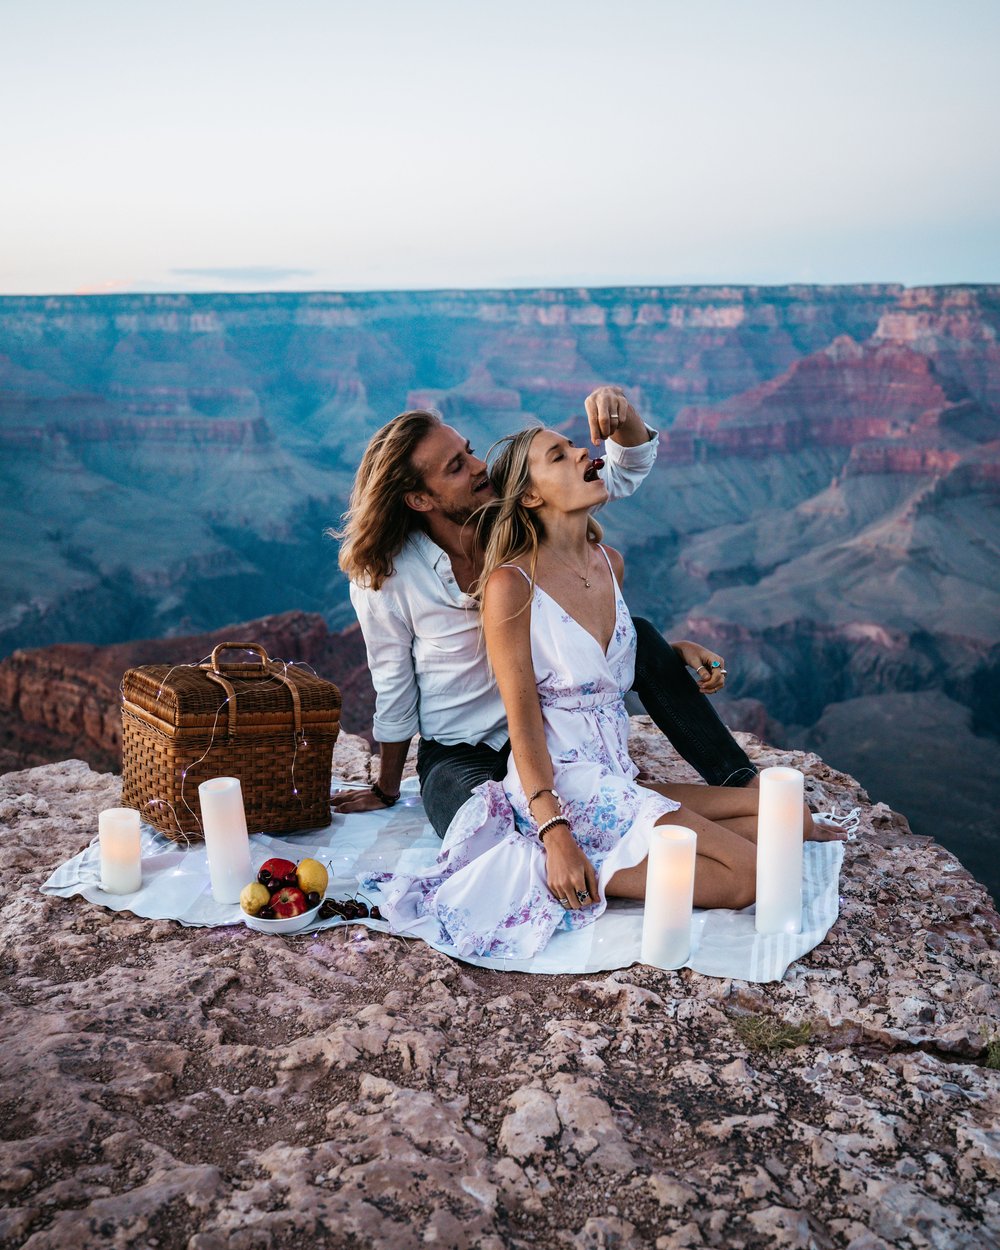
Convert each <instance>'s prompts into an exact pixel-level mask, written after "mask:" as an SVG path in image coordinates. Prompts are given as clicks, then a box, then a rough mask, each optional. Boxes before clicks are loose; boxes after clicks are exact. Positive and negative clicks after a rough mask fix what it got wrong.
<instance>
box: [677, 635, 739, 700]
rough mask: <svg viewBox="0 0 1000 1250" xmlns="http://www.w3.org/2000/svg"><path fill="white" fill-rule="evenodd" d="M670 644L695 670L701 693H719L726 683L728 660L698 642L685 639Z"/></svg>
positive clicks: (689, 666)
mask: <svg viewBox="0 0 1000 1250" xmlns="http://www.w3.org/2000/svg"><path fill="white" fill-rule="evenodd" d="M670 645H671V646H672V647H673V649H674V650H675V651H676V652H677V654H678V655H679V656H680V657H681V659H682V660H683V661H684V663H685V664H686V665H687V666H688V668H693V669H694V670H695V677H697V679H698V689H699V690H700V691H701V693H702V694H718V693H719V691H720V690H721V689H722V687H723V686H724V685H725V684H726V662H725V660H724V659H723V658H722V656H721V655H719V654H718V653H717V652H715V651H710V650H709V649H708V647H703V646H702V645H701V644H700V643H698V642H688V641H687V640H685V639H682V640H681V641H680V642H673V643H671V644H670Z"/></svg>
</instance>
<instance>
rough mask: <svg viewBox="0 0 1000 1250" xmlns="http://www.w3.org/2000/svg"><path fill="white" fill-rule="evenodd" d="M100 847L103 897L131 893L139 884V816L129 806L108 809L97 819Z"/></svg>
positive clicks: (140, 879)
mask: <svg viewBox="0 0 1000 1250" xmlns="http://www.w3.org/2000/svg"><path fill="white" fill-rule="evenodd" d="M97 831H98V838H99V840H100V844H101V889H102V890H104V892H105V893H106V894H134V893H135V892H136V890H138V888H139V887H140V886H141V885H142V856H141V851H140V842H139V813H138V812H137V811H136V810H135V809H134V808H132V807H108V808H106V809H105V810H104V811H103V812H101V814H100V815H99V816H98V818H97Z"/></svg>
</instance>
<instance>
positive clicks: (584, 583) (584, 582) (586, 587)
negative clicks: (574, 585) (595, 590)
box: [583, 578, 590, 590]
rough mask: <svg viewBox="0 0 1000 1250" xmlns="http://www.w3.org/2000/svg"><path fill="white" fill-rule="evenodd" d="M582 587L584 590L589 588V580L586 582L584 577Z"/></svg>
mask: <svg viewBox="0 0 1000 1250" xmlns="http://www.w3.org/2000/svg"><path fill="white" fill-rule="evenodd" d="M583 588H584V590H589V589H590V582H588V581H587V579H586V578H584V579H583Z"/></svg>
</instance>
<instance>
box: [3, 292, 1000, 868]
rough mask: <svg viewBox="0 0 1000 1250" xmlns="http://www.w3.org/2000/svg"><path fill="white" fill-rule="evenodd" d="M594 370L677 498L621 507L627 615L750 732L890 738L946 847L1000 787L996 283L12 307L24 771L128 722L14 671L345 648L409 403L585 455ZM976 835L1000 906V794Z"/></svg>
mask: <svg viewBox="0 0 1000 1250" xmlns="http://www.w3.org/2000/svg"><path fill="white" fill-rule="evenodd" d="M600 381H617V382H621V383H623V384H625V385H627V386H628V387H629V388H630V393H631V395H632V396H633V398H634V399H635V402H636V403H637V404H638V406H639V408H640V410H641V411H642V412H643V414H644V415H646V416H647V419H648V420H649V421H650V422H651V423H652V424H654V425H656V426H657V427H658V428H659V430H660V431H661V447H660V453H659V458H658V462H657V465H656V468H655V470H654V472H653V474H652V475H651V478H650V480H649V481H648V482H647V483H646V484H645V485H644V486H643V487H642V488H641V490H640V491H639V492H638V494H637V495H636V496H634V497H633V498H632V499H630V500H627V501H624V502H622V503H619V504H616V505H615V506H614V507H613V508H609V509H607V510H606V511H605V513H604V515H603V518H602V519H603V520H604V522H605V524H606V528H607V532H608V538H609V540H610V541H611V542H612V543H614V544H615V545H617V546H619V547H620V548H621V549H622V550H623V551H624V553H625V555H626V566H627V584H626V592H627V595H628V597H629V601H630V604H631V606H632V608H633V611H635V612H637V613H641V614H643V615H645V616H647V617H649V618H650V619H651V620H653V621H654V622H655V623H656V625H657V626H659V627H660V628H662V629H664V630H665V631H666V632H667V633H668V634H670V635H671V636H675V637H676V636H684V635H690V636H693V637H697V638H700V639H702V640H704V641H705V642H707V643H709V644H710V645H713V646H715V647H716V648H717V649H718V650H720V651H721V652H723V654H725V656H726V660H727V665H728V668H729V671H730V688H729V693H730V695H731V696H732V699H733V703H731V704H730V705H729V710H728V712H727V714H729V715H730V716H731V717H732V719H733V722H734V723H737V724H742V723H744V718H749V719H748V720H747V722H746V723H747V727H751V726H753V727H758V728H759V727H760V725H761V724H762V723H766V725H767V726H768V729H769V731H770V732H771V733H773V734H774V736H775V737H776V740H778V741H780V742H782V743H784V744H798V745H805V744H807V743H809V742H811V741H813V740H814V739H815V740H817V741H818V737H817V735H818V736H821V737H822V741H823V743H824V752H825V754H826V755H827V756H828V757H829V758H831V759H833V760H834V761H835V762H836V760H837V756H838V753H841V752H843V753H844V755H845V757H846V758H848V759H849V761H850V764H851V767H852V769H853V771H854V772H855V773H856V774H857V775H858V776H860V777H861V779H862V781H866V780H869V777H868V775H867V773H866V767H865V761H864V759H858V758H856V755H855V754H852V752H853V750H854V747H855V744H857V743H858V742H861V741H868V737H867V731H868V729H869V727H870V726H871V725H878V726H879V727H880V730H879V732H880V735H881V736H880V740H879V743H878V745H877V748H876V747H873V748H872V750H871V751H870V752H869V754H870V755H873V754H874V752H875V751H876V750H877V753H878V756H879V759H880V761H882V760H890V761H892V760H895V761H896V764H895V766H894V768H891V769H890V770H889V771H888V772H887V771H886V770H885V769H884V768H882V767H881V764H880V767H879V768H878V769H877V770H876V769H873V771H872V774H871V780H872V783H873V784H874V783H875V780H876V779H877V783H878V785H879V787H880V793H879V794H878V797H884V798H886V799H887V800H888V801H890V802H892V803H894V804H895V805H896V806H897V807H899V808H900V809H902V810H905V811H907V813H908V815H909V816H910V817H911V820H912V821H913V824H914V826H915V828H917V829H918V830H921V831H926V832H928V833H936V821H937V818H938V814H939V812H940V810H941V809H942V805H944V804H946V803H948V802H950V801H951V799H952V797H953V795H954V792H955V788H956V786H957V787H958V789H960V790H961V791H962V793H963V794H964V795H965V796H967V797H968V796H975V795H979V794H981V787H982V786H986V787H987V788H988V787H990V786H993V785H994V784H997V783H1000V763H998V762H997V754H998V750H1000V748H998V742H1000V711H998V709H1000V697H998V696H1000V651H998V641H1000V588H998V580H997V577H996V569H997V567H998V558H1000V525H998V519H997V493H998V489H1000V288H998V287H987V286H959V287H935V288H904V287H901V286H886V285H864V286H844V287H807V286H795V287H767V288H752V287H683V288H620V289H608V290H582V289H574V290H559V291H552V290H525V291H464V292H462V291H438V292H415V293H403V292H376V293H363V294H342V293H312V294H301V295H253V296H237V295H218V296H198V295H135V296H108V297H50V298H44V299H28V298H17V299H2V300H0V450H2V454H0V481H2V483H3V486H4V490H3V492H2V494H0V547H2V550H3V583H2V590H3V594H2V597H0V657H2V656H3V655H7V656H8V657H9V658H8V660H6V661H4V663H3V667H2V669H0V682H2V683H3V687H2V688H3V691H4V692H5V693H3V694H2V699H3V700H4V702H2V703H0V716H2V717H4V718H5V722H4V723H5V724H6V730H5V731H4V732H5V733H6V742H7V749H8V750H12V751H14V752H15V755H16V751H17V750H22V754H21V756H20V757H18V758H22V759H27V758H29V757H30V758H31V759H32V760H34V759H35V758H36V757H37V755H38V751H41V750H42V747H43V745H44V743H43V739H44V742H47V743H48V746H47V747H46V748H45V749H46V750H52V751H55V752H57V753H58V751H59V750H60V747H59V743H61V742H62V743H63V744H64V747H65V749H69V748H70V747H72V748H73V750H74V751H75V750H77V749H78V748H77V747H76V746H73V744H74V743H75V744H79V743H82V742H84V741H91V740H92V739H93V734H92V733H91V730H92V729H93V727H94V726H95V725H96V726H99V725H100V724H102V723H105V722H107V723H113V721H114V716H113V715H111V719H110V721H108V720H107V718H108V716H109V712H108V710H107V708H106V707H104V706H100V705H99V698H103V697H104V696H103V695H101V696H98V695H96V694H94V693H93V692H91V693H90V694H87V695H84V694H82V693H81V690H83V689H84V687H85V686H86V683H85V682H84V684H83V686H78V685H77V684H76V683H77V680H78V678H77V677H73V678H72V680H70V685H71V686H73V689H74V691H76V693H71V692H68V691H66V690H65V688H64V685H62V684H60V683H63V682H64V680H68V679H64V677H63V674H64V673H69V672H70V671H71V670H72V671H74V672H79V671H86V669H87V667H88V665H90V664H91V663H94V664H97V663H98V662H97V661H96V660H94V659H93V657H92V656H91V655H90V654H89V653H78V652H75V651H71V652H69V653H66V652H65V651H64V650H58V649H57V650H56V651H55V652H53V653H51V655H49V656H47V657H42V658H39V659H37V660H36V659H35V658H27V659H26V658H25V657H24V655H21V656H20V657H11V656H10V653H12V652H15V651H20V652H27V651H30V650H33V649H35V648H39V647H44V646H46V645H51V646H56V647H57V648H64V647H65V645H66V644H69V643H73V644H92V645H94V646H115V645H117V644H119V643H121V642H122V641H124V640H127V639H136V638H142V637H147V638H154V639H155V638H165V639H167V640H168V641H170V640H176V643H177V644H180V645H182V647H184V646H186V645H187V644H181V639H182V638H188V637H192V638H193V637H198V636H202V635H206V634H209V633H212V632H213V631H217V630H220V629H222V628H223V627H224V626H227V625H228V624H229V623H230V622H233V621H251V620H258V619H261V618H266V617H273V616H274V615H275V614H283V613H285V612H292V611H294V612H302V613H307V614H314V615H315V614H321V615H322V618H323V621H324V622H325V628H326V629H327V630H328V631H330V633H331V636H332V635H336V634H338V633H339V631H341V630H343V629H345V628H346V627H348V626H349V625H350V624H351V622H352V619H353V618H352V614H351V611H350V605H349V602H348V599H347V593H346V586H345V584H344V581H343V578H342V577H341V576H340V574H339V572H338V570H337V568H336V560H335V554H336V552H335V546H334V545H333V544H332V543H331V541H330V540H329V539H327V538H325V537H324V536H323V531H324V529H325V528H326V527H327V526H329V525H330V524H331V523H335V522H336V519H337V517H338V516H339V515H340V513H341V512H342V510H343V508H344V506H345V503H346V500H347V496H348V492H349V489H350V484H351V479H352V476H353V472H354V469H355V468H356V465H357V462H358V459H359V457H360V454H361V450H362V448H363V446H364V443H365V441H366V440H367V438H368V437H369V435H370V434H371V433H372V432H373V431H374V430H375V429H376V428H377V427H378V426H379V425H381V424H382V423H383V422H384V421H385V420H386V419H387V418H388V417H389V416H391V415H392V414H394V413H395V412H398V411H400V410H401V409H403V408H404V407H407V406H413V405H433V406H435V407H436V408H438V409H439V410H440V411H441V412H442V413H443V414H444V416H445V417H446V419H448V420H449V421H451V422H452V423H453V424H455V425H457V426H458V427H459V428H460V429H461V430H462V431H463V433H466V434H468V435H469V437H470V438H471V439H472V441H473V443H474V445H475V446H476V447H477V448H478V449H479V450H480V451H485V449H486V447H487V446H488V445H489V444H490V443H491V442H492V441H493V440H494V439H495V438H496V437H497V436H498V435H500V434H502V433H505V432H507V431H509V430H510V429H512V428H516V427H518V426H520V425H523V424H525V423H527V422H529V421H532V420H542V421H545V422H547V423H550V424H553V425H557V426H559V428H561V429H564V430H566V431H567V432H570V433H571V434H572V435H573V436H574V437H576V438H582V437H583V436H584V423H583V420H582V401H583V398H584V396H585V395H586V393H587V391H588V390H589V389H590V387H591V386H593V385H594V384H595V383H597V382H600ZM191 645H192V646H193V647H194V649H197V645H196V644H194V643H192V644H191ZM338 645H339V644H338ZM303 647H304V648H305V649H306V650H307V649H308V648H307V647H305V644H303ZM143 654H151V652H149V651H148V650H147V651H146V652H143ZM292 658H303V657H302V656H301V655H300V656H297V657H292ZM123 659H124V657H123V656H118V657H116V663H120V662H121V661H122V660H123ZM130 662H131V661H130ZM36 664H37V666H38V670H37V671H38V674H41V673H43V672H50V673H51V680H50V679H49V678H43V677H41V676H37V675H36V676H34V677H32V676H30V670H31V669H32V667H33V666H34V665H36ZM118 676H120V673H118V674H116V676H115V678H114V680H113V681H111V680H110V679H109V681H108V682H106V683H105V685H104V686H103V687H102V690H104V691H105V692H108V691H111V692H113V689H114V688H115V687H116V686H117V677H118ZM333 676H334V679H335V680H338V675H337V673H334V674H333ZM88 680H89V679H88ZM22 681H23V682H24V683H27V685H28V686H30V685H31V684H32V682H34V683H35V693H34V694H33V695H32V696H31V698H30V699H27V701H26V700H25V698H23V697H22V696H20V695H17V694H16V691H17V690H18V689H20V686H19V683H20V682H22ZM46 682H49V684H50V685H51V687H52V689H53V690H58V692H59V693H58V697H56V695H55V694H53V695H52V696H51V697H49V698H48V705H50V706H52V707H54V706H56V705H57V704H58V705H62V703H65V705H66V706H67V707H72V708H73V709H74V710H73V712H72V713H71V714H69V713H67V717H68V722H69V723H68V724H67V725H64V726H63V727H62V728H53V727H52V725H51V724H50V723H49V722H50V721H51V720H52V717H53V715H54V713H53V712H51V711H45V712H41V711H39V709H40V708H42V707H43V706H45V705H46V698H45V697H44V695H43V693H42V687H44V686H45V684H46ZM88 689H89V687H88ZM904 696H905V697H906V698H909V699H910V700H911V702H910V703H908V704H907V703H905V702H900V699H901V698H903V697H904ZM369 697H370V696H369ZM942 699H943V700H944V702H941V700H942ZM88 700H89V702H88ZM95 700H97V702H95ZM872 700H875V701H877V702H876V703H873V702H872ZM913 700H916V701H917V702H916V703H914V702H913ZM362 706H364V705H363V702H362V701H359V702H358V707H359V708H361V707H362ZM918 707H919V709H921V710H920V711H919V714H918V713H917V711H916V710H915V709H917V708H918ZM25 708H31V709H34V710H32V711H30V713H28V712H24V709H25ZM935 710H936V712H935ZM925 713H926V714H927V715H931V714H940V715H941V716H942V717H943V720H942V722H941V724H942V729H941V741H940V753H939V756H938V757H937V758H938V764H937V767H936V770H932V776H931V778H930V780H929V781H928V780H927V779H925V778H923V777H922V776H921V778H919V785H918V784H917V782H918V779H917V778H916V777H915V775H914V772H913V770H912V769H911V768H908V766H907V765H906V760H907V759H908V758H912V757H913V755H914V751H915V749H916V745H917V744H916V743H915V740H914V731H913V728H912V726H913V725H914V724H918V723H919V724H925V723H934V722H933V721H929V722H928V721H925V719H924V714H925ZM25 716H27V719H24V717H25ZM761 717H764V721H763V722H762V720H761ZM29 724H30V725H32V726H34V728H30V729H29V728H27V727H26V726H28V725H29ZM358 727H361V726H360V725H359V726H358ZM64 731H65V732H64ZM53 734H54V735H55V736H54V737H52V736H51V735H53ZM46 735H49V736H48V737H47V736H46ZM61 735H62V736H61ZM105 738H106V735H105ZM36 748H37V750H36ZM80 750H81V751H82V747H81V748H80ZM33 751H34V754H32V752H33ZM63 753H65V750H64V752H63ZM10 758H14V756H11V757H10ZM47 758H52V757H51V756H47ZM88 758H94V760H95V762H96V763H98V764H100V765H101V766H105V765H106V764H107V763H108V762H109V758H110V757H109V756H100V755H98V756H92V757H91V756H88ZM935 772H936V774H937V775H936V777H935V775H934V773H935ZM882 787H885V789H884V790H882V789H881V788H882ZM915 787H916V789H915ZM918 791H919V793H918ZM976 802H977V803H979V800H978V799H977V800H976ZM963 810H967V809H965V808H963ZM976 812H977V813H978V815H977V816H975V817H974V818H972V817H970V818H969V820H967V821H966V822H965V823H966V825H967V826H968V829H969V830H970V832H969V834H968V839H967V844H963V845H957V844H955V843H954V842H953V843H952V846H953V849H955V850H956V851H957V852H958V853H959V854H962V855H964V856H965V857H966V858H967V860H975V862H976V864H977V871H981V872H982V873H984V874H986V876H984V879H988V883H989V884H991V886H992V888H993V889H994V890H995V891H998V892H1000V878H998V877H997V876H996V869H995V868H993V867H992V865H993V863H994V862H995V861H996V858H997V857H996V850H997V849H998V848H1000V830H998V828H997V822H996V818H995V816H994V815H993V805H992V803H988V804H986V803H980V805H979V806H977V807H976ZM949 836H951V837H953V838H954V837H961V836H963V835H962V833H961V830H959V831H958V832H957V833H952V834H951V835H949ZM980 864H981V865H982V867H981V868H980V867H979V865H980Z"/></svg>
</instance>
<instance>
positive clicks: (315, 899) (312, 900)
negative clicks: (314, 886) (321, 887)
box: [306, 890, 319, 907]
mask: <svg viewBox="0 0 1000 1250" xmlns="http://www.w3.org/2000/svg"><path fill="white" fill-rule="evenodd" d="M306 902H307V903H308V904H309V906H310V907H318V906H319V894H317V892H316V891H315V890H310V891H309V893H308V894H307V895H306Z"/></svg>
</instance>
